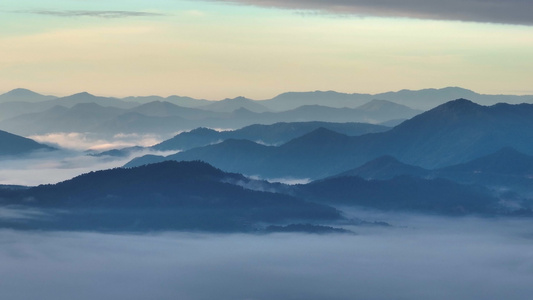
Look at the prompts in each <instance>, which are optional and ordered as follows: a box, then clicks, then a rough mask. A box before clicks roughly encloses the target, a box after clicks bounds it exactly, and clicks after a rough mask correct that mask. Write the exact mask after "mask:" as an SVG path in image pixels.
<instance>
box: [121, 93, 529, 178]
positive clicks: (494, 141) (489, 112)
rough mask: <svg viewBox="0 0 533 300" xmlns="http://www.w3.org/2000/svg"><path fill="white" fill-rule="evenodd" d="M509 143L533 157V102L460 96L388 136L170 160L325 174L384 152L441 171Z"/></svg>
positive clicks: (334, 138)
mask: <svg viewBox="0 0 533 300" xmlns="http://www.w3.org/2000/svg"><path fill="white" fill-rule="evenodd" d="M243 145H245V146H243ZM503 147H513V148H515V149H516V150H518V151H520V152H523V153H525V154H528V155H529V154H533V153H532V152H533V150H532V149H533V105H531V104H519V105H510V104H497V105H493V106H481V105H478V104H475V103H473V102H471V101H469V100H465V99H458V100H454V101H450V102H448V103H445V104H443V105H441V106H438V107H436V108H434V109H432V110H430V111H428V112H425V113H422V114H420V115H418V116H416V117H414V118H412V119H410V120H407V121H405V122H403V123H402V124H400V125H398V126H396V127H394V128H393V129H391V130H389V131H386V132H382V133H372V134H365V135H362V136H355V137H348V136H346V135H342V134H339V133H337V132H333V131H330V130H327V129H324V128H321V129H317V130H315V131H313V132H311V133H309V134H306V135H304V136H302V137H299V138H296V139H293V140H291V141H289V142H287V143H286V144H283V145H281V146H279V147H266V146H262V145H258V144H256V145H250V142H246V143H245V142H235V141H225V142H222V143H220V144H216V145H210V146H205V147H201V148H196V149H191V150H188V151H184V152H181V153H178V154H175V155H172V156H169V157H167V158H166V159H173V160H178V161H179V160H203V161H206V162H208V163H210V164H213V165H215V166H217V167H220V168H222V169H225V170H228V171H232V172H240V173H244V174H254V175H260V176H263V177H266V178H269V177H274V178H280V177H287V176H291V177H296V178H323V177H327V176H332V175H335V174H339V173H341V172H343V171H347V170H350V169H353V168H356V167H358V166H361V165H363V164H364V163H366V162H368V161H370V160H372V159H375V158H377V157H380V156H383V155H391V156H393V157H395V158H397V159H398V160H400V161H402V162H404V163H407V164H412V165H415V166H419V167H422V168H428V169H435V168H441V167H445V166H450V165H454V164H459V163H464V162H467V161H469V160H472V159H475V158H479V157H482V156H485V155H488V154H490V153H493V152H496V151H498V150H499V149H501V148H503ZM247 149H253V150H251V151H249V150H247ZM224 153H232V154H231V155H232V156H235V159H232V160H227V159H225V154H224ZM143 163H146V160H145V161H143ZM130 165H135V163H134V162H132V164H130Z"/></svg>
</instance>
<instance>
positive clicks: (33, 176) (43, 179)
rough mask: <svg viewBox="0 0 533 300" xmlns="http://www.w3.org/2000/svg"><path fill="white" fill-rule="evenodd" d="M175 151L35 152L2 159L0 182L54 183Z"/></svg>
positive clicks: (28, 184)
mask: <svg viewBox="0 0 533 300" xmlns="http://www.w3.org/2000/svg"><path fill="white" fill-rule="evenodd" d="M174 153H176V151H164V152H161V151H151V150H143V151H136V152H133V153H132V154H131V155H129V156H127V157H119V158H117V157H106V156H102V157H95V156H89V155H87V153H85V152H82V151H73V150H60V151H55V152H48V153H38V154H35V155H32V156H29V157H25V158H24V159H12V160H4V161H2V164H1V165H0V184H13V185H27V186H35V185H39V184H54V183H58V182H60V181H64V180H68V179H71V178H73V177H75V176H78V175H81V174H84V173H88V172H91V171H98V170H106V169H112V168H118V167H122V166H123V165H124V164H126V163H127V162H128V161H130V160H131V159H133V158H134V157H136V156H141V155H145V154H155V155H164V156H166V155H170V154H174Z"/></svg>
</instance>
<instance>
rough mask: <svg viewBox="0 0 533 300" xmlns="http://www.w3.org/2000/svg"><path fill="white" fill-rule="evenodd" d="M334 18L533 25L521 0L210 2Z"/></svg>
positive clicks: (529, 4)
mask: <svg viewBox="0 0 533 300" xmlns="http://www.w3.org/2000/svg"><path fill="white" fill-rule="evenodd" d="M211 1H218V2H228V3H237V4H248V5H256V6H263V7H278V8H288V9H296V10H301V9H303V10H315V11H323V12H329V13H334V14H344V15H346V14H350V15H360V16H362V15H367V16H380V17H403V18H416V19H433V20H454V21H467V22H486V23H503V24H521V25H533V17H532V16H531V12H532V11H533V1H524V0H508V1H500V0H469V1H464V0H447V1H442V0H294V1H285V0H211Z"/></svg>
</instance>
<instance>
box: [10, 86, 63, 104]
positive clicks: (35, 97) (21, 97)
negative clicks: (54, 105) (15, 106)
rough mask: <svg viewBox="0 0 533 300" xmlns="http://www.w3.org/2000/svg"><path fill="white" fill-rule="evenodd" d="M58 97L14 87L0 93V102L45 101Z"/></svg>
mask: <svg viewBox="0 0 533 300" xmlns="http://www.w3.org/2000/svg"><path fill="white" fill-rule="evenodd" d="M55 98H57V97H55V96H45V95H41V94H38V93H35V92H33V91H30V90H27V89H14V90H11V91H9V92H7V93H5V94H2V95H0V103H4V102H43V101H46V100H52V99H55Z"/></svg>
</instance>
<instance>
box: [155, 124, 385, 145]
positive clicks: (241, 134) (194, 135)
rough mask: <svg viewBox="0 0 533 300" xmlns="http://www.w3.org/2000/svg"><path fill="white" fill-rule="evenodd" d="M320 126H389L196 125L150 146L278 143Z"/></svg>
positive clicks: (362, 130) (343, 129) (365, 128)
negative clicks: (227, 127) (218, 127)
mask: <svg viewBox="0 0 533 300" xmlns="http://www.w3.org/2000/svg"><path fill="white" fill-rule="evenodd" d="M320 127H323V128H327V129H330V130H332V131H335V132H339V133H343V134H346V135H349V136H356V135H362V134H366V133H372V132H383V131H386V130H389V129H390V128H388V127H385V126H380V125H373V124H365V123H328V122H291V123H283V122H282V123H275V124H272V125H259V124H256V125H250V126H246V127H244V128H241V129H237V130H229V131H216V130H212V129H207V128H197V129H194V130H191V131H189V132H183V133H180V134H178V135H176V136H175V137H173V138H171V139H169V140H166V141H163V142H161V143H160V144H157V145H155V146H153V147H152V148H154V149H156V150H160V151H166V150H188V149H191V148H195V147H201V146H206V145H210V144H215V143H218V142H222V141H224V140H227V139H245V140H250V141H254V142H258V143H264V144H267V145H281V144H283V143H286V142H288V141H290V140H292V139H294V138H296V137H299V136H302V135H304V134H306V133H309V132H311V131H313V130H315V129H318V128H320Z"/></svg>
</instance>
